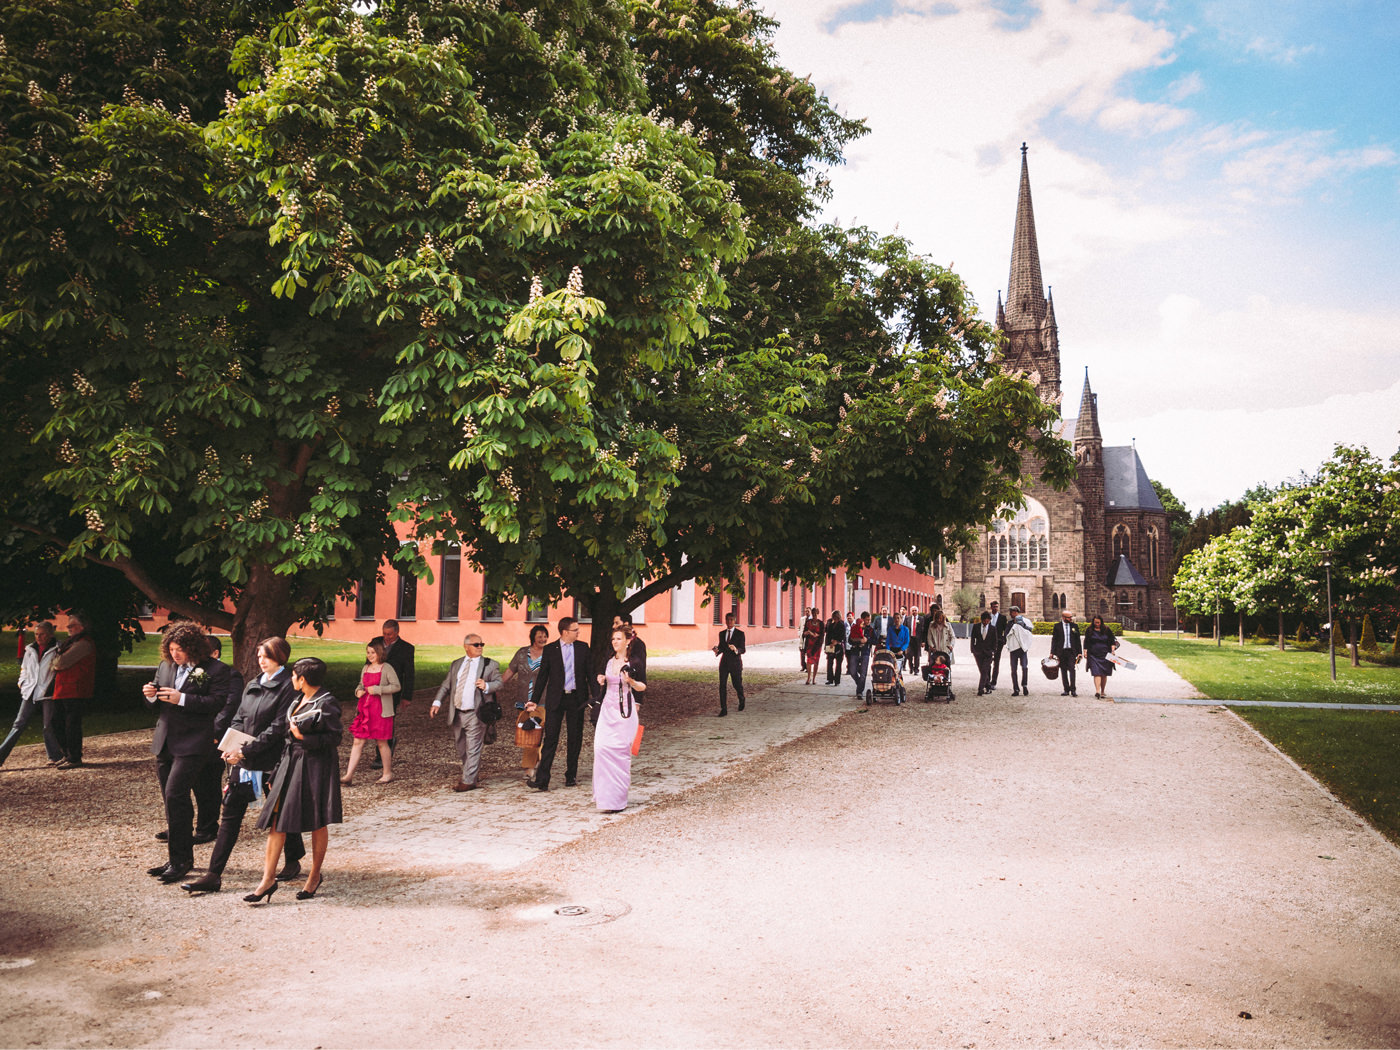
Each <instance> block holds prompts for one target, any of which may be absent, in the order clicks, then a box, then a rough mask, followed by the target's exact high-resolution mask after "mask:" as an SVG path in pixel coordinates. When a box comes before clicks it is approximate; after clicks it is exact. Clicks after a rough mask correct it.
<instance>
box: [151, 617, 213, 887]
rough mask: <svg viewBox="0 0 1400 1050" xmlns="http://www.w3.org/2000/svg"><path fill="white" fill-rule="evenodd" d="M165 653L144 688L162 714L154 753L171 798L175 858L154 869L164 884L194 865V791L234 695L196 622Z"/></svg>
mask: <svg viewBox="0 0 1400 1050" xmlns="http://www.w3.org/2000/svg"><path fill="white" fill-rule="evenodd" d="M160 655H161V657H162V659H161V662H160V666H159V667H158V668H156V673H155V679H154V680H153V681H151V682H148V683H146V685H144V686H143V687H142V689H141V692H142V694H143V695H144V696H145V698H146V703H147V704H149V705H150V706H151V707H153V708H155V709H156V712H157V714H156V728H155V733H154V735H153V736H152V737H151V754H153V755H155V756H156V776H157V777H158V778H159V779H160V789H161V794H162V795H163V796H164V797H165V821H166V833H167V835H168V836H169V837H168V839H167V841H166V846H167V851H168V856H169V859H168V861H167V862H166V863H165V864H157V865H156V866H155V867H153V868H150V869H148V870H149V873H150V874H151V875H154V876H156V877H157V878H159V879H160V880H161V881H162V882H166V883H178V882H180V881H181V880H182V879H184V877H185V876H186V875H188V874H189V872H190V869H191V868H193V867H194V803H193V802H192V801H191V793H192V792H193V791H194V790H195V789H196V787H197V786H198V785H199V782H200V776H201V774H202V773H203V772H204V770H205V768H206V766H207V765H208V763H210V762H217V761H219V752H218V749H217V748H216V746H215V745H216V744H217V743H218V740H217V738H216V730H215V728H214V721H215V719H216V718H217V717H218V715H219V712H220V711H221V710H222V709H223V706H224V703H225V701H226V700H227V699H228V691H229V667H228V665H227V664H223V663H220V662H219V661H218V660H215V659H214V658H213V655H212V650H211V649H210V645H209V638H208V636H207V635H206V634H205V633H204V631H203V630H201V629H200V628H199V627H198V626H196V625H195V624H192V623H181V624H176V625H175V626H173V627H171V628H170V629H169V630H167V631H166V632H165V637H164V638H163V639H162V640H161V643H160Z"/></svg>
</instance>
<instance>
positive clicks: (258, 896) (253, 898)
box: [243, 882, 278, 904]
mask: <svg viewBox="0 0 1400 1050" xmlns="http://www.w3.org/2000/svg"><path fill="white" fill-rule="evenodd" d="M277 886H278V884H277V883H276V882H274V883H273V884H272V885H271V886H269V887H268V888H267V889H265V890H263V891H262V892H261V893H250V894H248V895H247V896H246V897H244V898H243V899H244V900H245V901H247V902H248V903H249V904H257V903H258V902H259V901H261V900H264V899H266V900H267V902H268V903H269V904H271V903H272V895H273V894H274V893H276V892H277Z"/></svg>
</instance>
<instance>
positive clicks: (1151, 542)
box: [1147, 525, 1159, 580]
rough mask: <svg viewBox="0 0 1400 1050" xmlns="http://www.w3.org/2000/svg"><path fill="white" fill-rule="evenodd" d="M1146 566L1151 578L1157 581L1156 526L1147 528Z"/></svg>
mask: <svg viewBox="0 0 1400 1050" xmlns="http://www.w3.org/2000/svg"><path fill="white" fill-rule="evenodd" d="M1147 564H1148V568H1149V570H1150V575H1151V576H1152V578H1153V579H1154V580H1155V579H1158V578H1159V575H1158V572H1157V526H1156V525H1149V526H1148V527H1147Z"/></svg>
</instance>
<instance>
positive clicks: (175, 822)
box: [156, 751, 209, 868]
mask: <svg viewBox="0 0 1400 1050" xmlns="http://www.w3.org/2000/svg"><path fill="white" fill-rule="evenodd" d="M208 762H209V756H208V755H207V754H200V755H172V754H170V752H169V751H162V752H161V753H160V754H159V755H157V756H156V776H157V777H158V778H159V779H160V792H161V794H162V795H163V796H164V797H165V827H166V830H167V831H168V832H169V834H170V841H169V842H168V843H167V844H166V845H167V846H168V847H169V852H170V864H171V866H172V867H176V868H190V867H193V866H194V803H193V801H191V795H192V793H193V792H194V790H195V787H196V785H197V784H198V783H199V777H200V775H201V774H202V773H203V772H204V767H205V765H206V764H208Z"/></svg>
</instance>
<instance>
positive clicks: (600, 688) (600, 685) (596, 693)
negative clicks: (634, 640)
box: [537, 646, 647, 704]
mask: <svg viewBox="0 0 1400 1050" xmlns="http://www.w3.org/2000/svg"><path fill="white" fill-rule="evenodd" d="M611 659H612V657H611V656H609V657H608V660H611ZM627 664H628V666H629V667H631V668H632V681H634V682H641V683H642V685H646V684H647V667H646V663H645V661H643V663H642V665H641V667H640V668H638V666H637V665H636V664H635V663H634V662H633V660H632V648H631V646H628V648H627ZM607 673H608V663H607V660H604V661H603V666H602V667H600V668H599V669H598V674H600V675H604V676H606V675H607ZM537 681H538V679H537ZM588 684H589V686H590V690H589V695H590V697H591V698H592V700H593V702H594V703H595V704H600V703H602V702H603V697H605V696H607V695H608V683H607V681H606V678H605V680H604V681H602V682H599V681H598V675H594V676H593V678H592V680H591V681H590V682H589V683H588ZM634 699H635V700H636V701H637V703H639V704H640V703H641V702H642V698H641V696H640V695H638V696H635V697H634Z"/></svg>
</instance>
